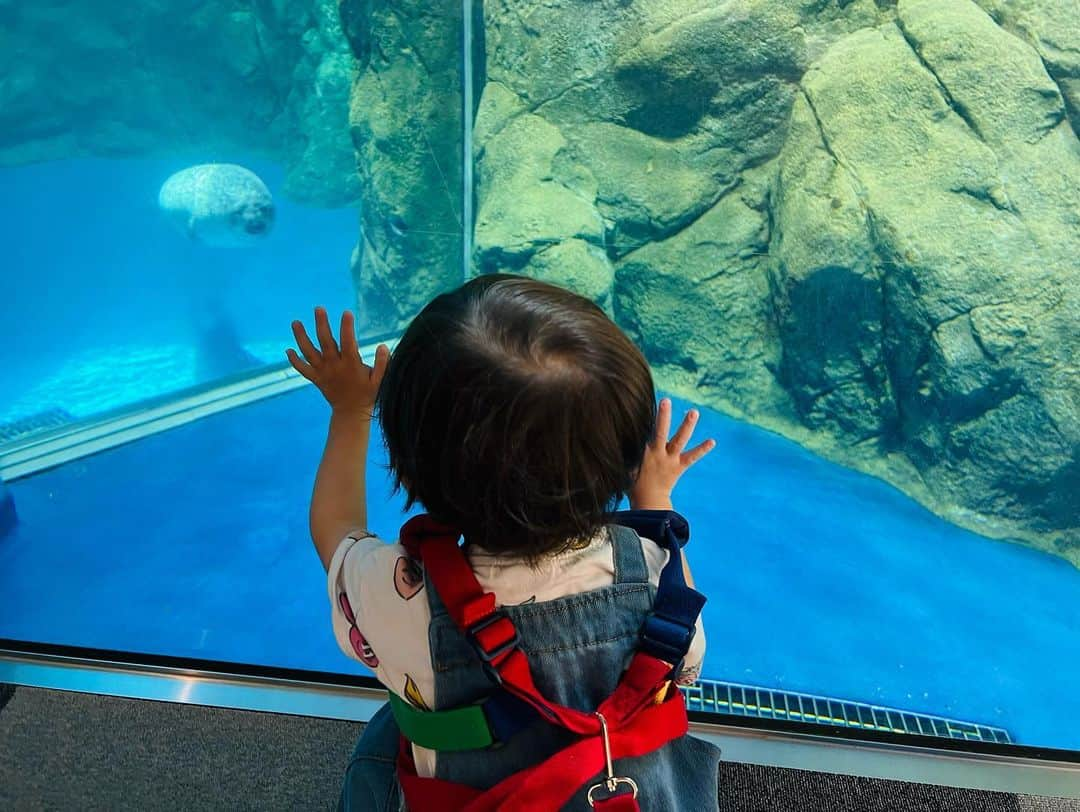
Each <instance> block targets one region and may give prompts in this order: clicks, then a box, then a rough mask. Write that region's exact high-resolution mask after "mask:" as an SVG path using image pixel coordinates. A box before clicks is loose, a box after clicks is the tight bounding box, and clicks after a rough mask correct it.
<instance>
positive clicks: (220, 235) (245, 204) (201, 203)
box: [158, 164, 274, 246]
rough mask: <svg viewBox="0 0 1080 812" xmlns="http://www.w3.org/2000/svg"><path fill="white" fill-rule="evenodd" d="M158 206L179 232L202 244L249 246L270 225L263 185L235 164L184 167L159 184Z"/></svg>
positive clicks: (267, 193) (269, 205)
mask: <svg viewBox="0 0 1080 812" xmlns="http://www.w3.org/2000/svg"><path fill="white" fill-rule="evenodd" d="M158 207H159V208H160V209H161V210H162V211H163V212H164V213H165V214H166V216H167V217H168V218H169V220H170V222H172V223H173V224H174V225H175V226H176V227H177V228H178V230H180V231H181V232H182V233H184V234H186V235H187V236H188V237H190V238H191V239H192V240H195V241H196V242H200V243H203V244H204V245H214V246H239V245H250V244H251V243H253V242H256V241H258V240H261V239H263V238H264V237H266V235H267V234H269V233H270V229H271V228H272V227H273V225H274V201H273V198H272V197H271V195H270V190H269V189H267V188H266V184H265V183H263V182H262V180H260V179H259V176H258V175H256V174H255V173H254V172H252V171H251V170H249V169H245V168H244V167H242V166H237V165H236V164H200V165H199V166H191V167H188V168H187V169H182V170H180V171H179V172H177V173H176V174H174V175H171V176H170V177H169V179H168V180H166V181H165V183H164V184H162V186H161V191H160V192H159V193H158Z"/></svg>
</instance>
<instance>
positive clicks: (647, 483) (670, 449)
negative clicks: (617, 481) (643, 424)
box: [630, 398, 716, 510]
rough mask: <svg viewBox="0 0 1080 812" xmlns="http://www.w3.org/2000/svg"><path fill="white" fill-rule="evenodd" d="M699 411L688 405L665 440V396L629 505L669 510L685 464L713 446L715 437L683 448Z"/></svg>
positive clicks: (668, 422) (668, 407)
mask: <svg viewBox="0 0 1080 812" xmlns="http://www.w3.org/2000/svg"><path fill="white" fill-rule="evenodd" d="M697 419H698V411H697V409H691V410H690V411H689V412H687V413H686V417H684V418H683V421H682V424H681V425H680V426H679V429H678V431H676V432H675V436H674V437H672V438H671V440H668V432H669V431H671V400H670V399H669V398H664V399H663V400H661V401H660V408H659V410H658V411H657V415H656V435H655V436H654V437H653V439H652V442H650V443H649V445H648V446H646V448H645V459H644V460H643V461H642V463H641V470H640V471H639V472H638V476H637V480H636V481H635V482H634V487H633V488H631V489H630V506H631V507H632V508H635V509H638V510H671V492H672V491H673V490H674V489H675V483H676V482H678V480H679V477H681V476H682V475H683V473H684V472H685V471H686V469H687V468H689V467H690V466H691V465H693V464H694V463H695V462H697V461H698V460H700V459H701V458H702V457H704V456H705V455H706V454H708V453H709V452H710V451H712V450H713V449H714V448H715V447H716V441H715V440H705V441H704V442H703V443H699V444H698V445H696V446H694V447H693V448H691V449H690V450H689V451H683V449H684V448H686V444H687V443H688V442H690V437H691V435H693V433H694V426H695V425H697Z"/></svg>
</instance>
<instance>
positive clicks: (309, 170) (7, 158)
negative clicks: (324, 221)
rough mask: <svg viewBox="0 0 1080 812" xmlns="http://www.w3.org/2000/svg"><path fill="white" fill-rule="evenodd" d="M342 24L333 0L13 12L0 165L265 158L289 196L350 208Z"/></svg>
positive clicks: (64, 6)
mask: <svg viewBox="0 0 1080 812" xmlns="http://www.w3.org/2000/svg"><path fill="white" fill-rule="evenodd" d="M337 16H338V15H337V3H336V0H317V1H316V2H315V3H308V2H301V0H277V1H276V2H272V3H270V2H268V3H254V4H252V3H248V2H240V0H218V1H217V2H213V3H191V2H180V3H177V2H173V1H172V0H146V2H141V3H138V4H135V5H132V4H130V3H121V2H115V0H106V1H105V2H95V3H90V4H87V3H44V4H43V3H9V4H5V5H4V10H3V12H2V21H0V75H2V76H3V77H4V81H3V82H0V166H3V165H18V164H25V163H34V162H38V161H47V160H59V159H64V158H73V157H83V156H95V157H110V158H119V157H136V156H170V157H171V156H175V155H177V154H188V155H211V156H214V155H228V154H242V155H252V154H258V155H264V156H267V157H269V158H272V159H274V160H277V161H280V162H281V163H283V164H284V165H285V167H286V170H287V173H288V175H287V181H286V186H285V192H286V194H288V195H289V196H290V197H293V198H295V199H297V200H300V201H302V202H305V203H311V204H315V205H335V206H336V205H344V204H346V203H352V202H355V200H356V197H357V194H358V185H359V184H358V180H357V178H356V170H355V165H354V164H353V158H352V146H351V144H350V142H349V135H348V128H347V99H348V85H349V78H350V74H351V70H352V63H353V57H352V54H351V53H350V52H349V50H348V45H347V43H346V42H345V40H344V36H343V34H342V33H341V30H340V26H339V25H338V23H337Z"/></svg>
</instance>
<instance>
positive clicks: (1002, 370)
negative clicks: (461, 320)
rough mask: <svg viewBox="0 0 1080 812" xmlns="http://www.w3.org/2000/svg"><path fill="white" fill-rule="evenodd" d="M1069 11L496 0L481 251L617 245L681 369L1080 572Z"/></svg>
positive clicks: (525, 261) (670, 382)
mask: <svg viewBox="0 0 1080 812" xmlns="http://www.w3.org/2000/svg"><path fill="white" fill-rule="evenodd" d="M1073 5H1074V2H1073V0H1048V2H1042V0H1039V2H1036V0H1016V2H1013V0H1009V2H1004V0H979V2H978V3H975V2H972V0H953V1H952V2H949V3H941V2H934V1H932V0H900V2H899V3H897V2H885V0H847V1H845V2H840V1H839V0H805V2H796V3H792V2H781V0H732V2H728V3H724V4H720V5H717V4H716V3H714V2H708V1H707V0H680V1H679V2H674V0H642V2H635V3H619V2H613V3H583V2H581V0H551V2H549V3H544V4H540V5H537V4H530V5H527V6H526V5H523V4H521V3H519V2H515V0H492V1H491V2H488V3H485V4H484V37H485V40H486V46H487V47H486V52H485V53H486V64H485V66H484V67H485V76H484V77H483V78H484V79H485V82H486V84H485V85H484V91H483V97H482V99H481V103H480V105H479V109H478V112H477V119H476V127H475V130H474V135H475V141H476V145H475V152H476V155H477V165H478V169H479V171H478V174H477V186H476V199H477V202H478V218H477V224H476V238H477V239H476V243H477V253H476V258H477V261H478V266H479V267H480V268H481V269H483V270H499V269H508V270H518V271H522V272H525V273H536V274H537V275H540V274H541V273H543V274H545V275H547V276H545V278H553V277H554V278H560V277H559V273H558V270H557V268H556V264H557V263H562V262H567V261H571V259H570V258H571V257H574V258H577V261H578V262H579V263H581V267H583V268H592V267H595V268H596V272H595V273H593V272H589V274H588V279H589V280H590V281H592V280H595V282H596V284H604V283H605V282H604V280H606V279H607V278H608V276H607V274H606V268H605V267H604V263H602V262H600V261H599V260H600V257H601V255H603V257H604V259H605V260H606V264H607V265H610V266H611V267H612V268H614V281H613V289H612V300H611V301H612V306H613V312H614V314H615V316H616V319H617V320H618V322H619V323H620V324H621V325H622V326H624V327H625V328H626V329H627V330H628V331H629V332H630V333H631V335H633V337H634V338H635V340H636V341H638V342H639V344H640V345H641V346H642V347H643V349H644V350H645V352H646V354H647V356H648V358H649V359H650V361H651V362H652V363H653V365H654V367H655V368H656V370H657V374H658V378H659V381H660V383H661V384H662V385H663V386H665V387H666V388H668V389H669V390H672V391H676V392H679V393H680V394H683V395H686V396H687V397H690V398H692V399H695V400H698V401H699V402H705V403H710V404H712V405H715V406H718V407H719V408H721V409H723V410H725V411H726V412H728V413H731V414H734V415H737V416H739V417H743V418H745V419H748V420H751V421H753V422H756V423H758V424H761V425H764V426H767V427H769V428H771V429H774V430H777V431H780V432H782V433H784V434H786V435H787V436H789V437H792V438H794V439H797V440H798V441H799V442H801V443H803V444H805V445H807V446H809V447H812V448H814V449H816V450H817V451H818V452H820V453H822V454H824V455H826V456H828V457H830V458H832V459H834V460H837V461H840V462H843V463H846V464H849V465H852V466H854V467H857V468H860V469H862V470H864V471H867V472H869V473H873V474H875V475H878V476H881V477H883V478H885V479H888V480H889V481H891V482H893V483H895V484H896V485H898V486H899V487H901V488H903V489H904V490H906V491H907V492H908V493H910V494H911V495H912V496H914V497H915V498H917V499H918V500H920V501H921V502H922V503H923V504H925V505H927V506H929V507H930V508H932V509H933V510H935V511H937V512H938V513H939V514H941V515H943V516H946V517H947V518H949V519H951V520H953V521H955V522H957V523H959V524H961V525H964V526H966V527H970V528H972V529H975V530H976V531H978V532H980V533H983V534H985V535H990V536H997V537H1003V538H1013V539H1021V540H1025V541H1028V542H1030V543H1032V544H1034V545H1036V546H1038V547H1040V548H1042V549H1045V550H1048V551H1050V552H1054V553H1057V554H1060V555H1063V556H1065V557H1066V558H1069V559H1070V560H1072V561H1073V562H1075V563H1077V564H1080V526H1078V521H1080V380H1078V375H1080V373H1078V372H1077V368H1076V366H1075V358H1076V357H1077V355H1078V352H1080V346H1078V341H1080V339H1078V336H1080V331H1077V330H1076V328H1075V325H1076V323H1077V320H1078V318H1080V312H1078V308H1080V304H1078V301H1077V299H1078V295H1080V279H1078V278H1077V276H1078V274H1080V266H1078V264H1077V262H1076V259H1075V257H1076V256H1080V201H1078V199H1077V196H1078V194H1080V144H1078V142H1077V138H1076V132H1075V130H1074V127H1075V122H1076V111H1077V104H1076V101H1075V96H1074V93H1075V91H1076V84H1075V80H1076V78H1077V77H1080V70H1077V68H1076V65H1077V57H1080V48H1078V47H1077V45H1076V42H1077V32H1078V30H1080V15H1076V14H1075V13H1071V12H1069V10H1068V8H1067V7H1069V8H1071V7H1072V6H1073ZM980 6H982V7H983V8H985V9H987V10H989V11H990V12H991V14H993V15H994V17H993V18H991V16H989V15H988V14H986V13H985V12H984V11H983V10H981V9H980ZM995 21H996V22H995ZM1070 120H1071V121H1072V124H1073V126H1070ZM569 195H572V198H573V203H572V205H571V203H570V200H571V197H570V196H569ZM586 204H588V205H586ZM590 208H593V209H595V211H596V212H597V213H598V214H599V217H600V222H601V223H602V228H603V231H602V234H601V236H600V238H599V239H597V236H596V235H595V234H594V233H592V232H590V231H588V230H587V229H586V228H585V225H586V224H589V223H590V222H591V220H590V216H589V214H588V212H589V209H590ZM572 277H573V275H572V274H570V273H568V272H566V271H564V272H563V274H562V276H561V278H565V279H571V278H572ZM572 284H574V285H579V284H585V283H584V282H578V281H577V280H576V278H574V279H572ZM595 289H596V288H593V287H589V288H588V290H589V291H590V295H592V291H594V290H595Z"/></svg>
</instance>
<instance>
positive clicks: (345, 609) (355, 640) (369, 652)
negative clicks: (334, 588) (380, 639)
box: [338, 592, 379, 668]
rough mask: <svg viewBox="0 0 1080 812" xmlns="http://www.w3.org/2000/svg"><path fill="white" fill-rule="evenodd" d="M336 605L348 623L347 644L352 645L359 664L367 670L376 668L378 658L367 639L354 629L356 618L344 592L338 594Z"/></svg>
mask: <svg viewBox="0 0 1080 812" xmlns="http://www.w3.org/2000/svg"><path fill="white" fill-rule="evenodd" d="M338 605H339V606H340V607H341V611H342V613H343V614H344V615H345V619H346V620H347V621H349V642H350V643H352V647H353V651H355V652H356V656H357V657H359V658H360V662H362V663H363V664H364V665H366V666H367V667H368V668H378V667H379V658H378V657H377V656H375V651H374V650H373V649H372V648H371V645H370V644H369V643H368V641H367V638H366V637H364V635H362V634H360V630H359V629H358V628H356V617H355V616H354V615H353V610H352V606H351V605H350V604H349V598H348V597H347V596H346V595H345V593H344V592H339V593H338Z"/></svg>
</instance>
